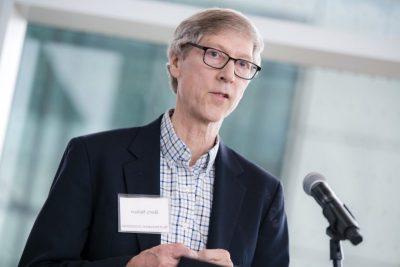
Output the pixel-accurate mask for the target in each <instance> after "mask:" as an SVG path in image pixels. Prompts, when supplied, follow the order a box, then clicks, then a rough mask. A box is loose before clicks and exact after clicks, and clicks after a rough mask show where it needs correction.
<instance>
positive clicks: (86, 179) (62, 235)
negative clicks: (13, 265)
mask: <svg viewBox="0 0 400 267" xmlns="http://www.w3.org/2000/svg"><path fill="white" fill-rule="evenodd" d="M91 184H92V182H91V170H90V161H89V157H88V153H87V150H86V147H85V144H84V142H83V140H81V139H80V138H75V139H72V140H71V141H70V143H69V144H68V146H67V149H66V150H65V152H64V155H63V158H62V160H61V163H60V166H59V167H58V170H57V173H56V176H55V178H54V181H53V184H52V186H51V189H50V193H49V196H48V198H47V200H46V202H45V204H44V206H43V208H42V210H41V211H40V213H39V215H38V217H37V219H36V221H35V223H34V225H33V228H32V231H31V233H30V235H29V238H28V241H27V243H26V246H25V249H24V251H23V254H22V257H21V259H20V262H19V265H18V266H19V267H23V266H32V267H33V266H54V267H55V266H64V267H77V266H82V267H89V266H93V267H94V266H98V267H100V266H102V267H103V266H104V267H106V266H110V267H111V266H113V267H114V266H125V265H126V263H127V262H128V261H129V259H130V258H131V256H122V257H115V258H107V259H102V260H99V261H92V262H90V261H87V260H83V259H81V254H82V251H83V249H84V245H85V242H86V239H87V236H88V231H89V228H90V223H91V214H92V205H93V203H92V185H91Z"/></svg>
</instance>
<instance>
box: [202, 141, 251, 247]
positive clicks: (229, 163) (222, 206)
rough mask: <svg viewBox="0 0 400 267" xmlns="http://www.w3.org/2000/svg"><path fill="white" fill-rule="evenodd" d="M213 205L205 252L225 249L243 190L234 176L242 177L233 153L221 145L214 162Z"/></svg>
mask: <svg viewBox="0 0 400 267" xmlns="http://www.w3.org/2000/svg"><path fill="white" fill-rule="evenodd" d="M215 164H216V165H215V170H216V173H215V181H214V194H213V205H212V210H211V219H210V225H209V232H208V241H207V248H222V249H229V245H230V243H231V240H232V237H233V233H234V230H235V226H236V223H237V220H238V217H239V214H240V209H241V205H242V200H243V198H244V195H245V192H246V188H245V186H244V185H243V184H242V183H241V182H240V181H239V179H238V176H239V175H241V174H242V173H243V169H242V168H241V166H240V164H239V162H238V161H237V159H236V158H235V156H234V155H233V153H232V152H231V151H230V150H229V149H228V148H227V147H226V146H225V145H224V144H223V143H222V142H221V143H220V147H219V151H218V155H217V158H216V161H215Z"/></svg>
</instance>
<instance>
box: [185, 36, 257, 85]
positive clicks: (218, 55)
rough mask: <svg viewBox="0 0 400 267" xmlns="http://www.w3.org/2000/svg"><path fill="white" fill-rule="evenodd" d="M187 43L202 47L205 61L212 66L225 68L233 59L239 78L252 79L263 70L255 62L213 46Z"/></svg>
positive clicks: (235, 71)
mask: <svg viewBox="0 0 400 267" xmlns="http://www.w3.org/2000/svg"><path fill="white" fill-rule="evenodd" d="M187 44H189V45H191V46H194V47H197V48H199V49H202V50H203V51H204V55H203V61H204V63H205V64H206V65H207V66H210V67H212V68H215V69H223V68H224V67H225V66H226V64H228V62H229V60H231V59H232V60H233V62H234V64H235V69H234V73H235V75H236V76H238V77H239V78H242V79H245V80H251V79H253V78H254V76H255V75H256V74H257V72H259V71H260V70H261V67H260V66H258V65H256V64H254V63H253V62H250V61H248V60H245V59H240V58H233V57H231V56H229V55H228V54H227V53H225V52H223V51H221V50H218V49H215V48H212V47H206V46H202V45H198V44H195V43H187Z"/></svg>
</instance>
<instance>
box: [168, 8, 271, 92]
mask: <svg viewBox="0 0 400 267" xmlns="http://www.w3.org/2000/svg"><path fill="white" fill-rule="evenodd" d="M222 30H233V31H236V32H240V33H244V34H247V35H248V36H249V37H250V38H251V40H252V41H253V58H254V60H255V61H256V62H257V63H260V62H261V52H262V50H263V49H264V42H263V39H262V37H261V35H260V33H259V32H258V30H257V28H256V27H255V25H254V24H253V23H252V22H251V21H250V20H249V19H248V18H247V17H245V16H244V15H243V14H242V13H240V12H238V11H235V10H232V9H226V8H210V9H206V10H204V11H201V12H199V13H196V14H194V15H192V16H190V17H189V18H187V19H185V20H184V21H182V22H181V23H180V24H179V25H178V27H177V28H176V29H175V32H174V36H173V39H172V41H171V43H170V45H169V47H168V52H167V53H168V58H172V57H173V56H182V57H185V55H186V52H187V51H188V48H187V46H185V44H187V43H189V42H192V43H198V42H199V41H200V39H201V38H202V37H204V36H205V35H208V34H218V33H219V32H221V31H222ZM169 67H170V66H169V64H167V69H168V75H169V78H170V84H171V88H172V90H173V91H174V92H175V93H176V91H177V87H178V81H177V79H176V78H174V77H172V75H171V74H170V72H169Z"/></svg>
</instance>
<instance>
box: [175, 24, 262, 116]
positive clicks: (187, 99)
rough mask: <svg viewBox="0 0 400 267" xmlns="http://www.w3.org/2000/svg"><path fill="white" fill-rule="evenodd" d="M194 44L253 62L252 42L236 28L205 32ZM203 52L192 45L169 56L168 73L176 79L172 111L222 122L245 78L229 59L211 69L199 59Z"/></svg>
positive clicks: (245, 84) (241, 91) (236, 102)
mask: <svg viewBox="0 0 400 267" xmlns="http://www.w3.org/2000/svg"><path fill="white" fill-rule="evenodd" d="M198 44H199V45H202V46H206V47H212V48H216V49H219V50H221V51H224V52H225V53H227V54H228V55H230V56H231V57H233V58H241V59H246V60H249V61H252V62H254V60H253V58H252V53H253V43H252V42H251V41H250V38H248V37H247V36H246V35H241V34H238V33H237V32H233V31H225V32H222V33H219V34H216V35H206V36H204V37H203V38H202V39H201V40H200V42H199V43H198ZM203 54H204V51H203V50H201V49H198V48H195V47H192V48H190V51H189V52H188V53H187V54H186V56H185V58H177V57H175V58H170V62H169V63H170V72H171V75H172V76H173V77H175V78H176V79H177V80H178V88H177V99H176V112H183V114H185V116H190V118H191V119H195V120H197V121H200V122H204V123H209V122H222V120H223V119H224V118H225V117H227V116H228V115H229V114H230V113H231V112H232V111H233V110H234V109H235V108H236V106H237V105H238V103H239V101H240V99H241V98H242V96H243V93H244V90H245V89H246V87H247V85H248V84H249V81H248V80H244V79H241V78H239V77H237V76H235V74H234V62H233V60H230V61H229V62H228V64H227V65H226V66H225V67H224V68H223V69H214V68H212V67H209V66H207V65H206V64H205V63H204V62H203Z"/></svg>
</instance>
